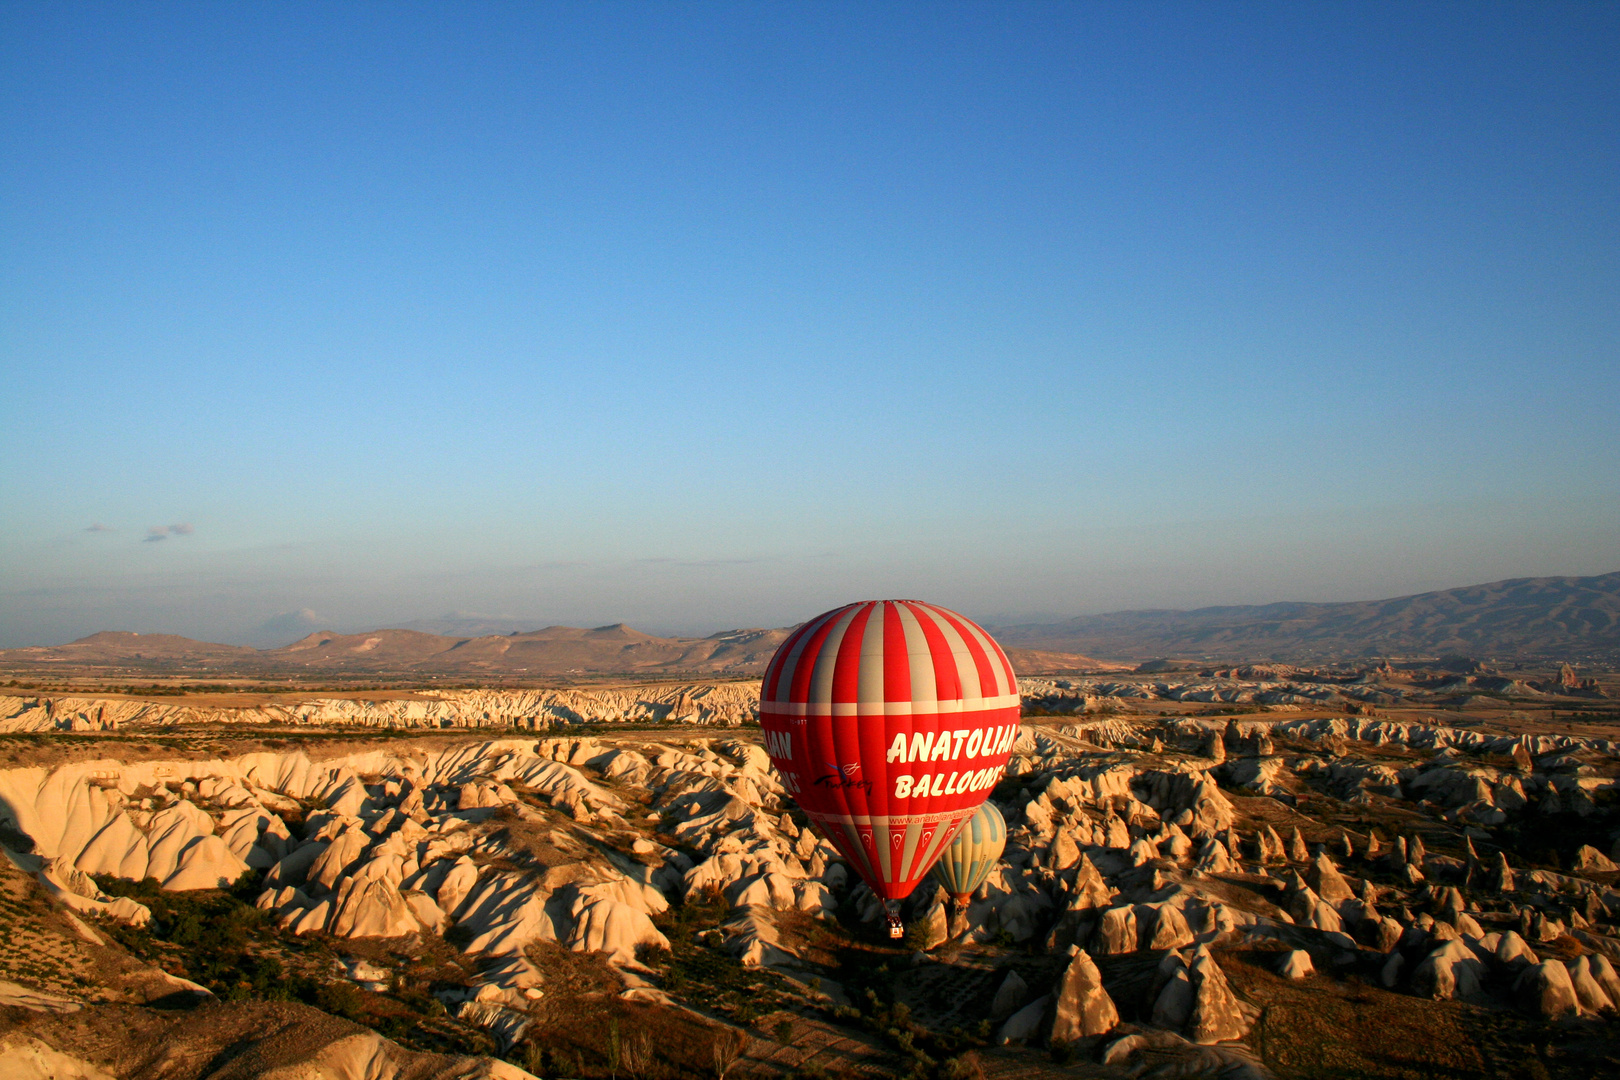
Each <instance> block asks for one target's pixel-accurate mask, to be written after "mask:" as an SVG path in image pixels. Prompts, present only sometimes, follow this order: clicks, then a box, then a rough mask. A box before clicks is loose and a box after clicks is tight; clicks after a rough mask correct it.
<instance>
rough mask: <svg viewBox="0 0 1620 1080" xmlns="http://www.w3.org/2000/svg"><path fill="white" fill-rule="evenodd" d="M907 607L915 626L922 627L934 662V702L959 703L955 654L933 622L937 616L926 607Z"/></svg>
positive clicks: (958, 683) (915, 605) (960, 687)
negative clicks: (914, 618)
mask: <svg viewBox="0 0 1620 1080" xmlns="http://www.w3.org/2000/svg"><path fill="white" fill-rule="evenodd" d="M908 606H909V607H910V608H911V612H912V614H913V615H916V616H917V625H918V626H921V627H922V632H923V637H924V638H925V639H927V641H928V653H929V655H930V656H931V657H932V658H933V661H934V698H935V700H937V701H960V700H961V699H962V677H961V676H960V675H958V674H957V673H956V654H955V653H953V652H951V643H950V642H948V641H946V640H945V634H944V633H943V632H942V631H941V630H940V628H939V624H938V623H937V622H936V621H935V620H936V619H937V618H938V616H937V615H935V614H934V612H933V611H932V610H931V609H930V608H928V607H927V606H926V605H923V604H910V605H908Z"/></svg>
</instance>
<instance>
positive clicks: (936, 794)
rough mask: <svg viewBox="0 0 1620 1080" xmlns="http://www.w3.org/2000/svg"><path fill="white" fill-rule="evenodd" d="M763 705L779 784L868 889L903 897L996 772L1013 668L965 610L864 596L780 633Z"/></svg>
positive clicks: (1013, 730)
mask: <svg viewBox="0 0 1620 1080" xmlns="http://www.w3.org/2000/svg"><path fill="white" fill-rule="evenodd" d="M759 714H760V715H759V720H760V726H761V727H763V728H764V729H765V750H766V752H767V753H768V754H770V757H771V764H772V765H774V766H775V767H776V771H777V773H778V774H779V775H780V776H781V778H782V785H783V787H785V788H786V789H787V792H788V794H790V795H792V796H793V797H794V798H795V799H797V800H798V803H799V806H800V807H801V808H803V810H804V812H805V814H806V815H808V816H809V817H810V819H811V820H812V821H814V822H815V823H816V825H817V826H818V827H819V829H820V830H821V833H822V835H824V836H826V837H827V839H828V840H830V841H831V842H832V844H833V846H835V847H837V848H838V850H839V851H840V852H842V853H843V855H844V857H845V858H847V859H848V860H849V862H850V865H851V866H852V867H853V868H854V869H855V870H856V871H857V872H858V873H859V874H860V875H861V876H862V877H863V878H864V879H865V880H866V883H867V884H868V885H870V886H871V887H872V891H873V892H875V893H877V894H878V895H879V896H881V897H883V898H885V899H900V898H902V897H905V896H908V895H910V893H911V891H912V890H913V889H914V888H916V885H917V883H918V882H919V881H920V880H922V877H923V875H925V874H927V873H928V870H929V868H930V867H932V866H933V865H934V861H935V860H936V859H937V858H939V854H940V852H941V851H942V850H943V849H944V847H945V845H946V844H948V843H950V842H951V841H952V840H953V839H954V838H955V836H956V834H957V831H958V830H959V829H961V827H962V826H963V825H964V824H965V823H966V822H967V821H968V819H969V818H971V817H972V816H973V814H974V812H975V811H976V810H977V809H978V808H979V805H980V804H981V803H983V802H984V800H985V798H986V797H987V796H988V795H989V793H990V789H991V788H992V787H994V786H995V784H996V781H997V780H999V779H1000V778H1001V774H1002V769H1003V767H1004V766H1005V765H1006V764H1007V758H1008V757H1009V756H1010V755H1011V753H1012V744H1013V741H1014V740H1015V739H1016V738H1017V736H1018V716H1019V699H1018V681H1017V679H1016V677H1015V676H1014V675H1013V670H1012V665H1011V664H1009V663H1008V662H1007V657H1006V654H1005V653H1003V652H1002V651H1001V647H1000V646H998V645H997V644H996V643H995V642H994V641H992V640H991V639H990V635H989V634H987V633H985V632H984V630H983V629H982V628H980V627H979V626H977V625H976V624H974V623H973V622H972V620H970V619H967V618H965V617H963V616H961V615H958V614H957V613H956V612H954V611H949V610H947V609H945V608H942V607H936V606H935V605H932V604H924V603H921V602H919V601H915V600H868V601H864V602H862V603H858V604H849V605H847V606H845V607H841V608H837V609H835V610H833V611H829V612H826V613H825V614H823V615H819V616H817V617H816V618H814V619H811V620H810V621H809V622H807V623H805V624H804V625H803V626H801V627H800V628H799V629H798V630H796V631H794V633H793V634H792V635H791V636H790V637H789V638H788V639H787V640H786V641H784V642H783V643H782V645H781V647H780V648H779V649H777V651H776V655H775V656H774V657H772V658H771V663H770V666H769V667H767V668H766V670H765V681H764V684H763V685H762V687H761V691H760V707H759Z"/></svg>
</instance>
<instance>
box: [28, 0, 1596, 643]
mask: <svg viewBox="0 0 1620 1080" xmlns="http://www.w3.org/2000/svg"><path fill="white" fill-rule="evenodd" d="M1617 56H1620V5H1615V4H1612V3H1590V4H1560V3H1548V2H1536V3H1526V4H1489V3H1486V4H1445V5H1426V4H1415V3H1404V4H1377V3H1351V4H1311V3H1305V4H1301V3H1294V2H1289V3H1280V4H1275V5H1268V4H1236V3H1234V4H1227V3H1207V4H1174V3H1160V4H1120V5H1111V4H1103V3H1071V4H1058V3H1050V4H1028V5H1024V4H1014V3H993V4H989V3H987V4H941V3H925V4H918V5H914V6H912V5H895V4H872V3H854V4H836V3H807V4H796V3H746V4H736V5H708V4H673V3H669V4H654V3H633V4H626V5H615V4H610V3H594V2H593V3H580V4H505V3H502V4H477V3H458V4H436V3H423V4H408V3H387V4H383V3H376V4H369V3H367V4H360V3H308V4H297V3H257V4H256V3H240V4H235V3H233V4H218V3H200V4H196V5H180V4H161V3H153V4H129V3H115V4H106V5H101V4H75V3H54V2H53V3H21V2H17V3H8V4H5V5H3V6H0V401H3V403H4V413H3V422H0V644H4V645H18V644H38V643H47V642H56V641H63V640H67V639H69V638H72V637H76V636H80V635H82V634H86V633H90V632H93V631H96V630H101V629H130V630H143V631H167V632H176V633H183V634H188V635H191V636H197V637H205V638H211V639H214V640H254V639H260V638H263V637H264V636H265V634H266V633H269V634H270V636H271V637H274V636H275V634H276V633H277V632H279V631H268V632H267V631H261V630H258V629H256V628H259V627H260V626H261V624H263V623H265V621H266V620H268V619H271V618H272V617H274V616H276V615H278V614H279V613H284V612H289V611H299V610H302V609H310V610H312V611H313V612H314V613H315V615H314V619H315V620H316V621H318V622H320V623H321V624H322V625H324V626H327V627H332V628H337V629H361V628H370V627H375V626H381V625H390V624H398V623H400V622H405V621H409V620H416V619H422V618H429V617H434V616H438V615H441V614H443V613H445V612H450V611H459V612H472V613H479V614H488V615H497V616H506V617H511V618H513V619H517V620H521V621H523V622H524V623H526V624H535V625H543V624H545V623H551V622H560V623H569V624H574V625H598V624H603V623H608V622H613V621H619V620H624V621H628V622H630V623H632V624H633V625H637V626H641V627H644V628H648V629H653V630H666V631H669V630H676V631H686V632H694V631H697V632H704V633H708V632H712V631H714V630H718V629H722V628H726V627H732V626H739V625H783V624H787V623H791V622H796V621H798V620H800V619H803V618H805V617H807V616H809V615H812V614H814V613H816V612H817V611H820V610H823V609H825V608H827V607H830V606H833V605H834V604H837V603H842V602H845V601H848V600H851V599H857V598H862V597H868V596H917V597H921V598H925V599H930V600H934V601H936V602H939V603H944V604H948V605H951V606H954V607H959V608H961V609H962V610H964V611H967V612H969V613H971V614H974V615H976V616H979V617H982V618H986V619H991V620H996V619H1007V618H1016V617H1027V616H1031V615H1043V614H1044V615H1051V616H1060V615H1061V616H1067V615H1074V614H1079V613H1085V612H1096V611H1104V610H1113V609H1118V608H1125V607H1145V606H1197V605H1202V604H1211V603H1251V602H1252V603H1259V602H1267V601H1272V600H1279V599H1312V600H1332V599H1371V598H1375V597H1380V596H1389V595H1396V594H1401V593H1406V592H1414V591H1420V590H1423V589H1428V588H1437V587H1449V586H1455V585H1463V584H1470V583H1474V582H1479V581H1489V580H1495V579H1499V578H1504V577H1518V576H1530V575H1544V574H1592V573H1603V572H1608V571H1612V570H1615V569H1620V412H1617V404H1620V394H1617V391H1620V62H1617V61H1616V57H1617ZM276 625H277V626H282V625H286V626H288V627H289V628H290V627H291V625H292V622H291V621H289V620H283V622H282V623H280V624H276ZM283 636H287V637H290V636H296V634H291V633H290V632H289V633H287V634H284V635H283Z"/></svg>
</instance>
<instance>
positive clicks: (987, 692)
mask: <svg viewBox="0 0 1620 1080" xmlns="http://www.w3.org/2000/svg"><path fill="white" fill-rule="evenodd" d="M929 608H930V610H932V611H937V612H938V613H939V617H940V618H942V619H944V620H945V621H946V622H948V623H950V624H951V625H952V626H953V627H955V628H956V632H957V633H958V634H960V635H962V641H963V643H964V644H966V645H967V650H968V655H969V656H971V657H973V666H974V667H976V668H978V669H979V693H981V694H983V695H984V696H985V697H991V696H993V695H994V694H995V689H996V687H997V686H998V685H999V682H998V681H997V679H996V670H995V668H993V667H991V666H990V658H989V657H988V656H986V655H985V654H984V648H983V647H982V646H981V645H980V644H979V639H978V638H977V637H975V636H974V634H973V631H971V630H969V629H968V628H967V627H965V626H963V625H962V623H963V622H965V621H966V620H964V619H962V618H961V616H959V615H957V614H956V613H954V612H950V611H946V610H945V609H944V608H937V607H933V606H932V605H929ZM986 636H987V637H988V636H989V635H986Z"/></svg>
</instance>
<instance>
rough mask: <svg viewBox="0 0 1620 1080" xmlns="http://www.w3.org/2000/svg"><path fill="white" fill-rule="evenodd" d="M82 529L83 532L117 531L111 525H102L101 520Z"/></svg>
mask: <svg viewBox="0 0 1620 1080" xmlns="http://www.w3.org/2000/svg"><path fill="white" fill-rule="evenodd" d="M84 531H85V532H117V531H118V530H117V529H115V528H113V527H112V526H111V525H103V524H102V523H101V522H99V521H98V522H96V523H95V524H94V525H92V526H90V527H89V528H88V529H86V530H84Z"/></svg>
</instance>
